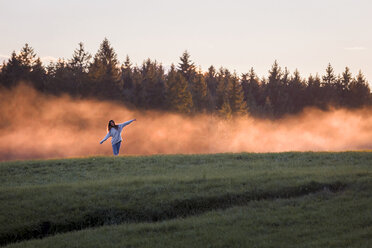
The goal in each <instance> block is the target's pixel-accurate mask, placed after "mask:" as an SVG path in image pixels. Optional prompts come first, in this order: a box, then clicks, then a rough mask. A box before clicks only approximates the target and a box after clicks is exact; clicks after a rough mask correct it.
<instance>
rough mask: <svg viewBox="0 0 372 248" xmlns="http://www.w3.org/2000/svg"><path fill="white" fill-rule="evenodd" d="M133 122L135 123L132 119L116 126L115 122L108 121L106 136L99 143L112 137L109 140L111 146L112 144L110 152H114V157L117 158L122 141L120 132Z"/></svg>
mask: <svg viewBox="0 0 372 248" xmlns="http://www.w3.org/2000/svg"><path fill="white" fill-rule="evenodd" d="M133 121H136V119H133V120H130V121H127V122H124V123H121V124H119V125H116V124H115V121H113V120H110V121H109V123H108V127H107V129H108V133H107V135H106V136H105V137H104V138H103V140H101V141H100V142H99V143H100V144H102V143H103V142H105V141H106V140H107V139H108V138H109V137H112V139H111V144H112V150H113V152H114V156H117V155H119V149H120V144H121V141H122V140H123V139H122V138H121V131H123V128H124V127H125V126H126V125H129V124H130V123H132V122H133Z"/></svg>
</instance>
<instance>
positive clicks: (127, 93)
mask: <svg viewBox="0 0 372 248" xmlns="http://www.w3.org/2000/svg"><path fill="white" fill-rule="evenodd" d="M121 81H122V85H123V97H124V101H125V102H127V103H134V80H133V71H132V62H131V61H130V58H129V56H128V55H127V56H126V58H125V61H124V64H123V65H122V66H121Z"/></svg>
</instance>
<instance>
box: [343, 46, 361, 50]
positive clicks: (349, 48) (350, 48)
mask: <svg viewBox="0 0 372 248" xmlns="http://www.w3.org/2000/svg"><path fill="white" fill-rule="evenodd" d="M366 49H367V48H366V47H363V46H354V47H344V50H349V51H361V50H366Z"/></svg>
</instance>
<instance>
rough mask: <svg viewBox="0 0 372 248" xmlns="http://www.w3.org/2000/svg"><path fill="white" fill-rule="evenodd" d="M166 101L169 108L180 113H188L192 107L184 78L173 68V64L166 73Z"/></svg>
mask: <svg viewBox="0 0 372 248" xmlns="http://www.w3.org/2000/svg"><path fill="white" fill-rule="evenodd" d="M166 89H167V91H166V102H167V106H168V107H169V108H170V109H171V110H175V111H177V112H181V113H190V112H191V109H192V96H191V93H190V91H188V89H187V82H186V79H185V78H184V77H183V76H182V74H181V73H180V72H177V71H176V70H175V67H174V65H172V66H171V69H170V71H169V73H168V75H167V81H166Z"/></svg>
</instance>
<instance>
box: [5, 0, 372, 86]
mask: <svg viewBox="0 0 372 248" xmlns="http://www.w3.org/2000/svg"><path fill="white" fill-rule="evenodd" d="M371 27H372V1H370V0H353V1H352V0H312V1H309V0H306V1H305V0H260V1H258V0H257V1H249V0H245V1H244V0H214V1H212V0H188V1H179V0H157V1H150V0H148V1H144V0H142V1H141V0H138V1H135V0H130V1H127V0H118V1H115V0H105V1H103V0H102V1H99V0H80V1H78V0H64V1H57V0H22V1H21V0H12V1H9V0H0V60H3V59H4V58H5V57H6V56H9V55H10V54H11V53H12V51H13V50H15V51H16V52H18V51H19V50H20V49H21V48H22V47H23V45H24V44H25V43H29V45H31V46H32V47H33V48H34V50H35V52H36V53H37V55H38V56H40V57H41V58H43V59H44V60H47V59H48V58H65V59H69V58H71V56H72V53H73V51H74V49H76V48H77V46H78V43H79V42H83V43H84V45H85V47H86V49H87V50H88V51H89V52H90V53H92V54H94V53H96V52H97V50H98V48H99V44H100V43H101V42H102V40H103V39H104V38H105V37H107V38H108V39H109V41H110V42H111V44H112V46H113V47H114V49H115V51H116V53H117V54H118V58H119V60H120V62H123V61H124V59H125V56H126V55H127V54H128V55H129V57H130V58H131V60H132V62H133V63H134V64H141V63H142V62H143V60H144V59H146V58H151V59H153V60H155V59H156V60H157V61H159V62H162V63H163V65H164V66H166V67H167V66H169V65H170V64H171V63H175V64H177V63H178V62H179V57H180V56H181V54H182V53H183V51H184V50H188V51H189V52H190V54H191V59H192V60H193V61H194V62H195V64H196V65H197V66H201V68H202V70H203V71H206V70H207V69H208V67H209V66H210V65H214V66H215V67H216V68H219V67H221V66H224V67H226V68H228V69H230V70H231V71H234V70H236V72H237V73H239V74H240V73H245V72H248V71H249V69H250V68H251V67H253V68H254V69H255V70H256V72H257V74H258V76H260V77H262V76H267V72H268V70H269V69H270V67H271V65H272V64H273V62H274V60H277V61H278V63H279V65H280V66H281V67H285V66H287V67H288V69H289V70H290V71H291V72H293V71H294V70H295V69H296V68H298V70H299V71H300V73H301V75H302V76H305V77H308V76H309V74H310V73H312V74H316V73H317V72H318V73H319V74H321V75H322V74H324V71H325V68H326V66H327V65H328V63H331V64H332V66H333V67H334V69H335V72H336V73H337V74H339V73H341V72H342V71H343V70H344V68H345V66H348V67H350V69H351V71H352V73H353V74H354V75H355V74H356V73H357V72H358V71H359V70H362V72H363V73H364V75H365V76H366V77H367V80H368V81H369V82H370V83H371V82H372V28H371Z"/></svg>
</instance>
